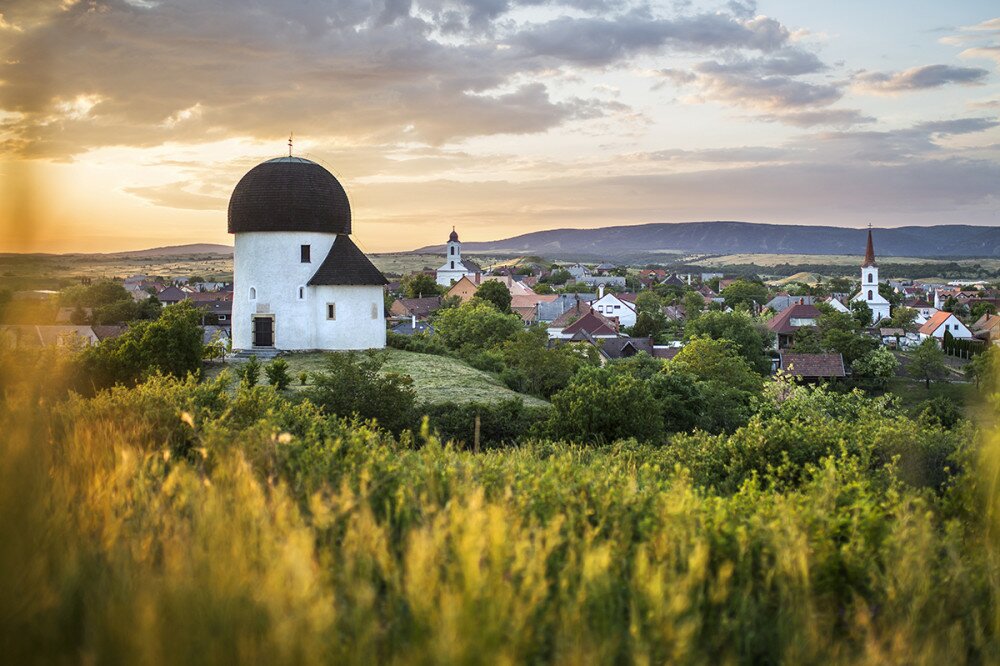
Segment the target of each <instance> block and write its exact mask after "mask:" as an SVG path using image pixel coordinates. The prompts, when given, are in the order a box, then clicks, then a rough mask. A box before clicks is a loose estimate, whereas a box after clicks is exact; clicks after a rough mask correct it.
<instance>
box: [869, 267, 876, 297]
mask: <svg viewBox="0 0 1000 666" xmlns="http://www.w3.org/2000/svg"><path fill="white" fill-rule="evenodd" d="M874 281H875V280H873V279H872V274H871V273H869V274H868V284H871V283H872V282H874ZM868 298H871V296H869V297H868Z"/></svg>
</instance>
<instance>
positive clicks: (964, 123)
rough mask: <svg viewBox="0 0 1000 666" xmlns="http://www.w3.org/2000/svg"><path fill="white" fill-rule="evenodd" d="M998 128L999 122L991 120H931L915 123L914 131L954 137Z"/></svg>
mask: <svg viewBox="0 0 1000 666" xmlns="http://www.w3.org/2000/svg"><path fill="white" fill-rule="evenodd" d="M994 127H1000V121H998V120H995V119H993V118H958V119H955V120H932V121H927V122H922V123H917V124H916V125H915V126H914V129H916V130H918V131H925V132H928V133H931V134H941V135H954V134H974V133H976V132H985V131H986V130H988V129H993V128H994Z"/></svg>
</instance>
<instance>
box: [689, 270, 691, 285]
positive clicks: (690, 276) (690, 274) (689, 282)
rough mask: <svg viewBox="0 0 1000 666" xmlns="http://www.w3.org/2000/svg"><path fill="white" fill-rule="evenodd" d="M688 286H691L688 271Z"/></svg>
mask: <svg viewBox="0 0 1000 666" xmlns="http://www.w3.org/2000/svg"><path fill="white" fill-rule="evenodd" d="M688 286H689V287H690V286H691V274H690V273H688Z"/></svg>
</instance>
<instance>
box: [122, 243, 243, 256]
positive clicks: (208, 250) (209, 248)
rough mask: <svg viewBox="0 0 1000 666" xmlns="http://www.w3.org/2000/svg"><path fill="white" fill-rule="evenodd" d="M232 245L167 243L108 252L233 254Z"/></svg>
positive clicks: (141, 254) (137, 253) (130, 253)
mask: <svg viewBox="0 0 1000 666" xmlns="http://www.w3.org/2000/svg"><path fill="white" fill-rule="evenodd" d="M232 253H233V248H232V246H231V245H220V244H218V243H190V244H188V245H167V246H165V247H151V248H148V249H146V250H130V251H127V252H108V253H107V254H108V255H109V256H113V257H169V256H174V255H181V254H232Z"/></svg>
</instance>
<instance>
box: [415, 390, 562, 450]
mask: <svg viewBox="0 0 1000 666" xmlns="http://www.w3.org/2000/svg"><path fill="white" fill-rule="evenodd" d="M418 411H419V413H421V414H423V415H426V416H427V418H428V420H429V424H430V428H431V430H432V431H433V432H436V433H438V434H439V435H440V437H441V440H442V441H445V442H447V441H454V442H461V443H463V444H464V446H465V448H469V449H471V448H472V446H473V442H474V440H475V434H474V430H475V421H476V416H479V439H480V446H482V447H483V448H489V447H495V446H503V445H511V444H515V443H516V442H518V441H523V440H524V439H525V438H526V437H527V436H528V434H529V432H531V430H532V429H533V428H534V427H535V426H536V425H537V424H540V423H542V422H543V421H544V420H545V418H546V417H547V416H548V411H549V409H548V408H547V407H525V406H524V401H522V400H521V399H520V398H514V399H512V400H505V401H503V402H499V403H489V404H487V403H477V402H462V403H457V402H443V403H434V404H428V405H423V406H421V407H420V408H419V410H418Z"/></svg>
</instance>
